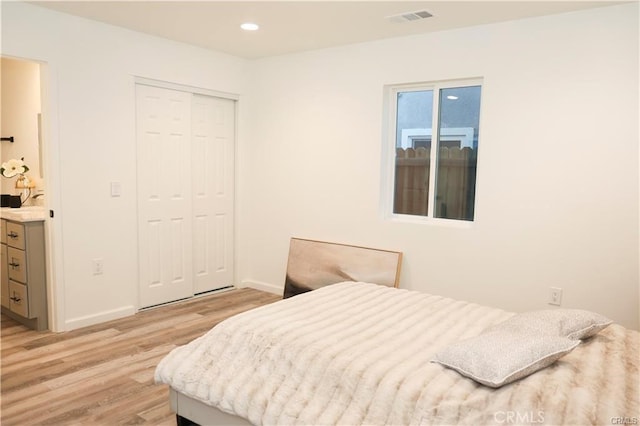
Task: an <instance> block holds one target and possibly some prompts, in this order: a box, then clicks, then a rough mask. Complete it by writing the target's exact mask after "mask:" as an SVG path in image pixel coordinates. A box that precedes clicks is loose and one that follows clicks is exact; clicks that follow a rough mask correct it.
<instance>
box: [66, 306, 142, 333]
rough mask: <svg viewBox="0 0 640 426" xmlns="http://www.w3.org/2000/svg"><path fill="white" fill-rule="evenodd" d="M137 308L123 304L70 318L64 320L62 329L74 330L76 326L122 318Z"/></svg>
mask: <svg viewBox="0 0 640 426" xmlns="http://www.w3.org/2000/svg"><path fill="white" fill-rule="evenodd" d="M136 312H137V309H136V308H135V307H133V306H123V307H122V308H117V309H112V310H110V311H104V312H100V313H97V314H92V315H86V316H84V317H78V318H72V319H70V320H67V321H66V322H65V324H64V325H65V329H64V331H71V330H75V329H76V328H81V327H87V326H89V325H94V324H100V323H102V322H106V321H111V320H114V319H119V318H124V317H128V316H131V315H134V314H135V313H136Z"/></svg>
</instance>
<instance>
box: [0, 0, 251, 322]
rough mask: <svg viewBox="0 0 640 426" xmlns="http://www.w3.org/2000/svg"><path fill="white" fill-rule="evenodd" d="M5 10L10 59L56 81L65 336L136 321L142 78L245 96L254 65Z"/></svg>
mask: <svg viewBox="0 0 640 426" xmlns="http://www.w3.org/2000/svg"><path fill="white" fill-rule="evenodd" d="M2 9H3V10H2V50H3V52H2V53H3V55H9V56H15V57H19V58H27V59H32V60H37V61H43V62H46V65H47V70H48V73H49V76H48V78H49V83H50V88H49V101H50V102H49V104H48V105H46V108H45V111H47V110H48V111H50V116H49V117H48V119H49V121H50V125H49V129H48V135H49V140H48V141H47V144H48V149H49V155H48V158H51V164H50V166H51V169H52V170H51V173H50V174H48V175H47V180H49V176H51V179H52V180H53V182H54V183H55V185H53V187H59V189H60V190H59V193H57V194H47V195H46V196H47V198H48V200H47V201H48V203H49V206H50V207H52V208H54V210H55V212H56V216H55V219H53V220H52V221H50V222H49V226H53V227H54V228H55V229H56V233H55V237H56V240H55V241H56V242H57V243H58V244H57V246H56V247H54V248H53V250H52V251H54V253H52V255H53V256H54V257H55V263H56V273H57V275H56V277H55V280H56V289H57V294H56V296H57V302H58V306H57V315H58V318H57V319H59V320H60V321H59V323H58V324H57V328H58V329H65V328H66V329H70V328H75V327H78V326H81V325H85V324H91V323H95V322H98V321H102V320H105V319H108V318H112V317H118V316H122V315H127V314H130V313H133V312H134V311H135V310H136V308H137V306H138V286H137V282H138V267H137V228H136V214H137V213H136V158H135V153H136V149H135V148H136V144H135V97H134V76H141V77H146V78H152V79H158V80H165V81H170V82H173V83H180V84H185V85H191V86H196V87H201V88H206V89H212V90H218V91H225V92H230V93H236V94H242V93H243V92H244V87H243V84H244V83H243V82H244V73H245V69H246V62H245V61H244V60H242V59H239V58H235V57H232V56H228V55H223V54H217V53H214V52H210V51H207V50H204V49H200V48H196V47H192V46H188V45H185V44H180V43H176V42H171V41H168V40H163V39H159V38H154V37H150V36H146V35H143V34H139V33H135V32H132V31H127V30H123V29H119V28H116V27H112V26H108V25H103V24H99V23H96V22H93V21H89V20H85V19H80V18H76V17H72V16H69V15H65V14H61V13H56V12H53V11H50V10H47V9H44V8H40V7H37V6H32V5H29V4H25V3H20V2H3V4H2ZM111 181H118V182H121V183H122V196H121V197H119V198H111V197H110V193H109V189H110V182H111ZM94 258H103V259H104V274H103V275H99V276H94V275H92V270H91V263H92V259H94Z"/></svg>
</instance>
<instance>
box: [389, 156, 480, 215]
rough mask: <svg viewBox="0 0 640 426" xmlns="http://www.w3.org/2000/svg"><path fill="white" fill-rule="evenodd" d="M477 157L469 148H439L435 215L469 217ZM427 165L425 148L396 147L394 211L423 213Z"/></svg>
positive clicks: (428, 166) (426, 194)
mask: <svg viewBox="0 0 640 426" xmlns="http://www.w3.org/2000/svg"><path fill="white" fill-rule="evenodd" d="M477 157H478V156H477V150H475V149H471V148H462V149H460V148H447V147H441V148H440V153H439V159H438V162H439V164H438V169H437V170H436V172H437V173H436V174H437V176H436V185H437V188H436V194H437V197H436V205H435V207H436V208H435V217H439V218H447V219H461V220H473V214H474V201H475V188H476V165H477ZM430 167H431V158H430V151H429V150H428V149H426V148H416V149H414V148H407V149H404V148H397V149H396V178H395V194H394V206H393V212H394V213H397V214H408V215H418V216H427V212H428V207H429V205H428V203H429V200H430V199H432V198H433V197H430V196H429V194H428V192H429V179H430Z"/></svg>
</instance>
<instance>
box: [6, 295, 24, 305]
mask: <svg viewBox="0 0 640 426" xmlns="http://www.w3.org/2000/svg"><path fill="white" fill-rule="evenodd" d="M9 299H11V300H13V301H14V302H16V303H19V302H20V301H21V300H22V299H20V298H19V297H17V296H13V297H10V298H9Z"/></svg>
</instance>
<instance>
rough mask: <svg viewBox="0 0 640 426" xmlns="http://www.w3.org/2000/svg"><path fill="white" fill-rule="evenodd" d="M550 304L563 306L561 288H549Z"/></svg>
mask: <svg viewBox="0 0 640 426" xmlns="http://www.w3.org/2000/svg"><path fill="white" fill-rule="evenodd" d="M549 304H550V305H556V306H560V305H561V304H562V289H561V288H560V287H549Z"/></svg>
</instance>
